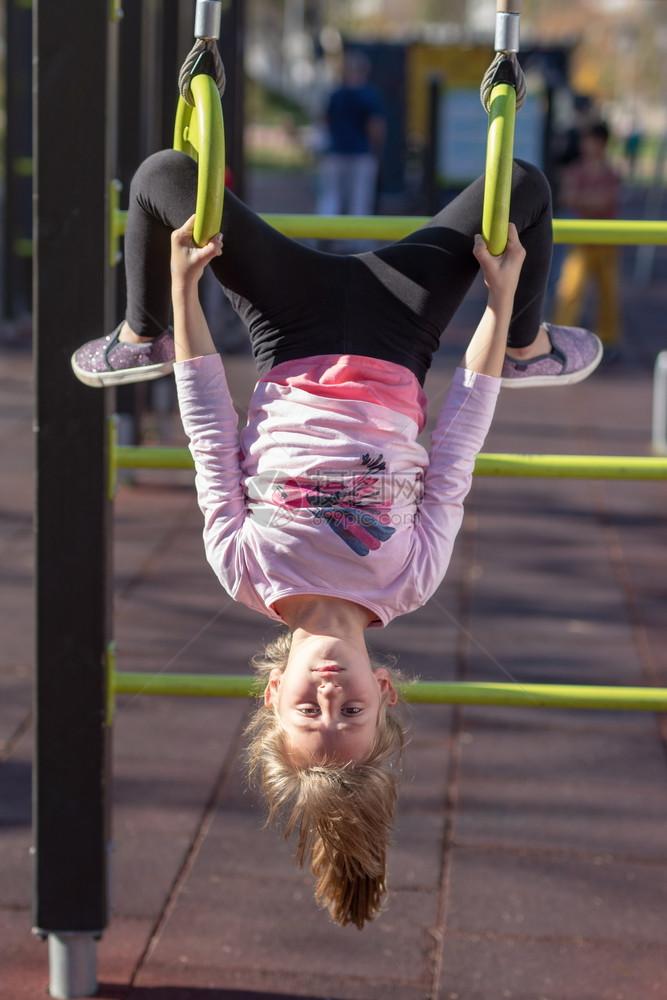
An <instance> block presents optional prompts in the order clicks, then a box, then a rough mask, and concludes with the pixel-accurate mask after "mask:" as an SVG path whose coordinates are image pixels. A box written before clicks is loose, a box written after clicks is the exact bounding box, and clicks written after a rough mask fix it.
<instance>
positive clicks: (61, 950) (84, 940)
mask: <svg viewBox="0 0 667 1000" xmlns="http://www.w3.org/2000/svg"><path fill="white" fill-rule="evenodd" d="M48 940H49V977H50V978H49V994H50V995H51V996H52V997H57V998H58V1000H73V998H75V997H91V996H94V995H95V993H97V952H96V938H95V937H94V936H93V935H92V934H76V933H70V932H65V933H63V934H49V935H48Z"/></svg>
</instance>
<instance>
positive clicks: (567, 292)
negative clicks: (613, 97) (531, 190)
mask: <svg viewBox="0 0 667 1000" xmlns="http://www.w3.org/2000/svg"><path fill="white" fill-rule="evenodd" d="M608 141H609V129H608V128H607V126H606V125H605V124H604V123H603V122H599V123H597V124H595V125H592V126H589V127H588V128H586V129H585V130H584V131H583V132H582V134H581V139H580V150H581V152H580V156H579V159H578V160H576V161H575V162H574V163H572V164H570V165H569V166H568V167H567V168H565V170H564V171H563V175H562V181H561V188H560V201H561V204H562V206H563V208H565V209H567V210H568V211H569V212H571V213H572V215H574V216H575V217H578V218H580V219H615V218H616V217H617V216H618V209H619V203H620V197H621V178H620V175H619V174H618V173H617V172H616V170H614V168H613V167H612V166H611V164H610V163H609V162H608V159H607V143H608ZM591 286H592V287H593V289H594V291H595V294H596V305H597V310H596V317H597V318H596V323H595V327H596V331H597V333H598V335H599V337H600V339H601V340H602V342H603V344H604V345H605V347H607V348H611V349H612V350H615V349H616V348H617V347H618V345H619V342H620V325H621V324H620V303H619V291H618V289H619V248H618V247H615V246H608V245H600V246H597V245H593V244H591V245H585V244H581V245H577V246H572V247H570V248H569V250H568V252H567V254H566V256H565V259H564V261H563V265H562V269H561V273H560V278H559V281H558V284H557V286H556V296H555V303H554V321H555V322H556V323H557V324H562V325H563V326H578V325H580V324H581V322H582V321H583V312H584V306H585V299H586V292H587V291H588V289H589V288H590V287H591ZM608 354H609V352H608ZM610 356H611V355H610Z"/></svg>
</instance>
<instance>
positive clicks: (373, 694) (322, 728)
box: [264, 636, 398, 764]
mask: <svg viewBox="0 0 667 1000" xmlns="http://www.w3.org/2000/svg"><path fill="white" fill-rule="evenodd" d="M397 697H398V696H397V694H396V691H395V689H394V687H393V685H392V683H391V681H390V680H389V675H388V674H387V671H386V670H384V668H380V669H378V670H375V671H374V670H373V668H372V667H371V664H370V660H369V658H368V653H366V652H365V651H363V650H362V651H360V650H359V649H358V648H357V647H356V646H354V647H353V646H352V645H348V643H346V642H345V641H344V640H341V639H334V638H333V637H330V636H310V637H309V638H308V639H307V640H306V641H305V642H303V643H300V644H299V646H298V648H297V649H296V650H293V651H292V652H290V656H289V659H288V661H287V664H286V666H285V669H284V671H280V670H279V669H277V668H275V669H274V670H272V671H271V674H270V676H269V683H268V685H267V688H266V691H265V693H264V700H265V703H266V704H267V705H272V706H273V707H274V709H275V711H276V712H277V713H278V715H279V717H280V720H281V722H282V724H283V726H284V728H285V729H286V730H287V733H288V735H289V737H290V740H291V742H292V745H293V747H294V754H295V757H296V760H297V763H298V764H313V763H317V762H318V761H320V760H324V759H325V758H326V759H327V760H335V761H337V762H339V763H344V762H346V761H350V760H360V759H362V758H363V757H364V755H365V754H366V753H367V751H368V750H369V748H370V745H371V743H372V741H373V738H374V736H375V731H376V728H377V723H378V718H379V713H380V706H381V704H382V701H383V700H386V703H387V704H389V705H393V704H395V703H396V700H397Z"/></svg>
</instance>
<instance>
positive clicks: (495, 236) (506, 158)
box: [482, 83, 516, 257]
mask: <svg viewBox="0 0 667 1000" xmlns="http://www.w3.org/2000/svg"><path fill="white" fill-rule="evenodd" d="M515 116H516V90H515V89H514V87H513V86H512V85H511V84H509V83H498V84H496V86H495V87H494V88H493V90H492V91H491V99H490V110H489V132H488V136H487V143H486V175H485V183H484V207H483V210H482V236H483V237H484V240H485V242H486V244H487V246H488V248H489V252H490V253H492V254H493V255H494V257H497V256H499V255H500V254H501V253H503V252H504V250H505V247H506V246H507V230H508V225H509V217H510V199H511V193H512V166H513V161H514V121H515Z"/></svg>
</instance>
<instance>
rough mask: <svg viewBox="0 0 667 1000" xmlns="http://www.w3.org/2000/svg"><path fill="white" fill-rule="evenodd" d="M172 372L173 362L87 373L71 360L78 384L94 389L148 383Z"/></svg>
mask: <svg viewBox="0 0 667 1000" xmlns="http://www.w3.org/2000/svg"><path fill="white" fill-rule="evenodd" d="M173 370H174V362H173V361H161V362H160V364H158V365H142V366H141V367H139V368H121V369H120V370H118V371H108V372H88V371H86V370H85V368H80V367H79V365H77V363H76V361H75V360H74V358H72V371H73V372H74V374H75V375H76V377H77V378H78V380H79V382H83V384H84V385H90V386H92V387H93V388H94V389H104V388H107V387H110V386H114V385H128V384H132V383H134V382H150V381H151V380H152V379H156V378H162V376H163V375H169V374H170V372H173Z"/></svg>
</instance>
